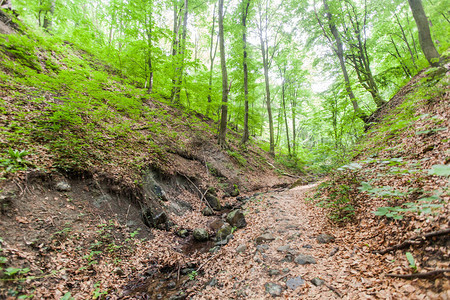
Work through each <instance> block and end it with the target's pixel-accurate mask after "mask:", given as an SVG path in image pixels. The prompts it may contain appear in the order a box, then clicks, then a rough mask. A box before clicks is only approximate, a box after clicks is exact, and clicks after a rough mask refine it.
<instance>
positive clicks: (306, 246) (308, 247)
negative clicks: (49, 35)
mask: <svg viewBox="0 0 450 300" xmlns="http://www.w3.org/2000/svg"><path fill="white" fill-rule="evenodd" d="M302 247H303V248H306V249H312V246H311V245H309V244H306V245H303V246H302Z"/></svg>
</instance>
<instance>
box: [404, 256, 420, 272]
mask: <svg viewBox="0 0 450 300" xmlns="http://www.w3.org/2000/svg"><path fill="white" fill-rule="evenodd" d="M405 255H406V259H407V260H408V263H409V267H410V268H411V269H412V270H413V271H414V272H417V265H416V261H415V259H414V256H413V255H412V254H411V252H406V253H405Z"/></svg>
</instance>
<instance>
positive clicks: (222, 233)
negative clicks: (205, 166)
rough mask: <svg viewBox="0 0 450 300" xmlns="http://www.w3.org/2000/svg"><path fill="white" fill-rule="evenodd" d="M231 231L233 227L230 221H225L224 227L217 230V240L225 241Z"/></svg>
mask: <svg viewBox="0 0 450 300" xmlns="http://www.w3.org/2000/svg"><path fill="white" fill-rule="evenodd" d="M231 231H233V228H232V227H231V226H230V224H228V223H224V224H223V225H222V227H220V229H219V230H218V231H217V234H216V241H218V242H219V241H223V240H226V239H227V237H228V236H229V235H230V234H231Z"/></svg>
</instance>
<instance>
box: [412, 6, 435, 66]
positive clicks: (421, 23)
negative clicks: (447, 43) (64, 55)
mask: <svg viewBox="0 0 450 300" xmlns="http://www.w3.org/2000/svg"><path fill="white" fill-rule="evenodd" d="M408 3H409V6H410V7H411V11H412V14H413V17H414V20H415V21H416V25H417V30H418V31H419V43H420V48H422V51H423V54H424V55H425V58H426V59H427V60H428V62H429V63H430V65H432V66H434V67H436V66H439V62H440V56H439V52H438V51H437V50H436V47H435V46H434V43H433V40H432V39H431V32H430V27H429V26H428V19H427V16H426V14H425V10H424V9H423V5H422V0H408Z"/></svg>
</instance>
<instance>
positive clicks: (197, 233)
mask: <svg viewBox="0 0 450 300" xmlns="http://www.w3.org/2000/svg"><path fill="white" fill-rule="evenodd" d="M192 234H193V236H194V239H195V240H197V241H199V242H203V241H207V240H208V239H209V234H208V231H206V229H204V228H195V229H194V232H193V233H192Z"/></svg>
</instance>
